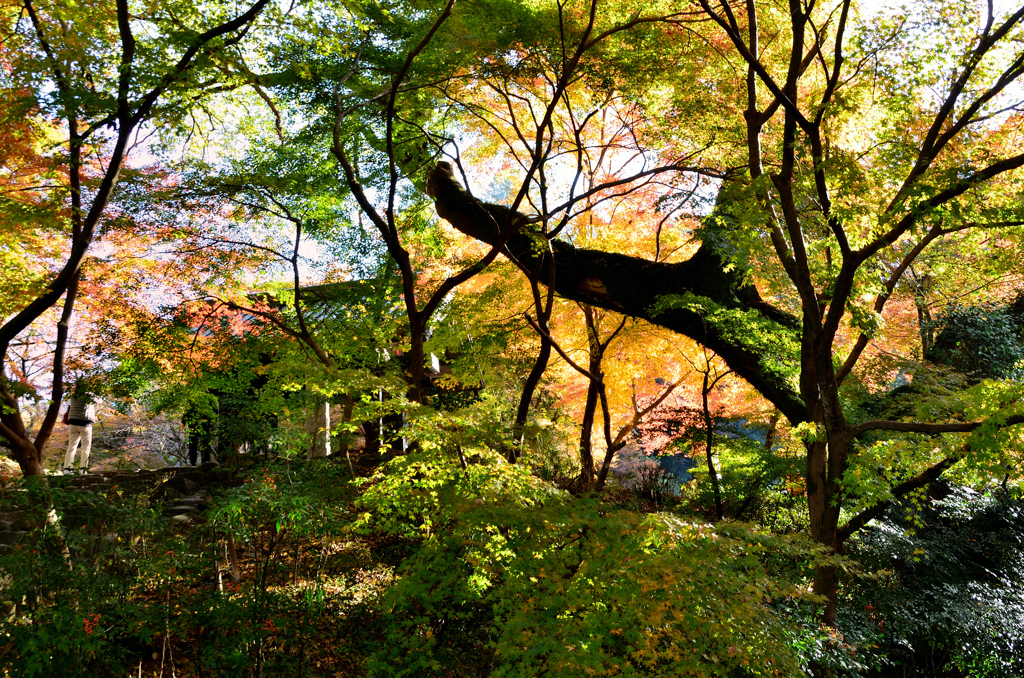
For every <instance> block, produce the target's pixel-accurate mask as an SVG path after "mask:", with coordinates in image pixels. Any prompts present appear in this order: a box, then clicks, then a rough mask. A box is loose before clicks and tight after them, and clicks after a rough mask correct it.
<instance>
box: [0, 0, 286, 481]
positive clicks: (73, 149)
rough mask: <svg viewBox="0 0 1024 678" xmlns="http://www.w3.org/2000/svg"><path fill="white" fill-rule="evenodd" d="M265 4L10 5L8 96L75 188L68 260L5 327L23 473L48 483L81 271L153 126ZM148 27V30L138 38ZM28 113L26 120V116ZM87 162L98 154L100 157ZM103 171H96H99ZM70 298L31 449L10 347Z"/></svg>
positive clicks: (194, 88) (1, 420) (4, 384)
mask: <svg viewBox="0 0 1024 678" xmlns="http://www.w3.org/2000/svg"><path fill="white" fill-rule="evenodd" d="M266 5H267V2H266V0H257V1H256V2H255V3H254V4H252V5H251V6H249V7H248V8H247V9H245V11H243V12H241V13H237V14H236V11H235V9H234V7H233V6H230V5H220V4H219V3H211V4H208V5H203V6H201V7H198V6H195V5H192V4H185V5H181V6H172V5H166V4H165V5H163V6H159V7H157V6H146V7H142V6H139V7H134V6H132V5H131V4H130V3H129V2H128V1H127V0H119V1H118V2H117V3H116V11H115V12H113V13H110V12H107V11H106V9H105V8H102V7H99V6H96V5H90V4H86V5H76V4H75V3H70V2H69V3H64V2H58V3H55V4H52V5H39V4H37V3H36V2H34V1H33V0H23V1H22V2H7V3H5V4H4V15H5V17H6V25H7V27H6V28H5V33H8V34H10V38H9V39H8V40H9V41H10V45H11V49H12V50H13V51H12V55H17V56H14V57H12V59H11V67H10V70H9V71H5V72H4V73H3V77H4V79H5V80H6V81H7V82H6V83H5V85H6V88H7V89H14V90H15V91H17V92H19V93H21V94H22V95H23V96H22V101H23V102H24V103H23V104H22V106H20V107H18V108H15V109H12V110H10V111H9V114H10V115H13V116H17V115H24V114H25V113H26V112H30V111H32V110H33V109H35V110H37V113H36V114H35V117H37V118H38V119H40V120H41V121H43V123H45V124H50V125H59V126H60V128H61V136H62V143H61V145H62V146H63V152H62V153H61V154H60V156H61V158H62V166H61V167H60V168H59V170H58V172H57V173H58V175H63V176H64V177H65V178H66V183H65V182H61V183H60V186H59V189H57V188H54V189H53V192H54V193H55V194H59V195H60V199H59V201H57V204H58V205H59V206H60V207H59V211H60V216H59V217H56V218H55V220H59V221H60V222H62V223H63V230H64V237H65V238H66V239H67V240H66V242H69V243H70V249H69V250H68V251H67V253H66V254H64V255H62V256H61V258H60V259H59V260H58V261H56V262H55V263H54V267H53V269H52V270H50V271H48V272H47V274H46V276H45V277H46V278H47V282H46V284H45V286H44V287H41V288H40V289H39V290H38V291H37V292H36V293H35V294H32V295H30V296H29V297H28V298H26V299H25V301H24V303H23V304H21V305H20V306H19V307H18V308H17V309H16V310H13V311H12V313H11V315H9V316H8V317H6V318H5V320H4V323H3V325H2V326H0V356H3V362H4V369H5V373H4V375H2V376H0V398H2V400H3V402H2V408H3V409H2V412H0V435H2V436H3V437H4V439H5V440H6V441H7V443H8V444H9V445H10V447H11V449H12V451H13V453H14V456H15V458H16V459H17V461H18V463H19V464H20V466H21V468H22V471H23V472H24V473H25V475H39V474H42V472H43V468H42V465H41V461H42V458H41V453H42V449H43V445H44V444H45V443H46V441H47V439H48V438H49V436H50V434H51V433H52V431H53V426H54V424H55V423H56V421H57V416H58V414H59V411H60V403H61V398H62V396H63V393H64V383H63V380H64V365H65V360H66V350H67V342H68V333H69V327H70V323H71V320H72V314H73V311H74V304H75V299H76V296H77V294H78V286H79V281H80V275H81V274H80V272H81V268H82V264H83V261H84V259H85V257H86V254H87V253H88V251H89V249H90V246H91V245H92V244H93V242H94V240H95V238H96V237H97V233H98V229H99V228H100V227H101V225H102V223H103V218H104V214H105V211H106V209H107V206H108V204H109V202H110V200H111V197H112V195H113V193H114V188H115V186H116V185H117V183H118V179H119V177H120V174H121V171H122V168H123V167H124V164H125V161H126V158H127V156H128V153H129V151H130V150H131V149H132V148H133V147H134V146H135V145H137V144H138V143H139V142H140V141H141V139H140V137H139V136H138V134H139V131H140V129H141V128H142V126H143V125H144V124H145V123H147V122H154V123H166V122H170V121H173V120H174V119H175V117H176V116H178V115H180V113H181V112H182V110H183V109H187V108H188V107H189V105H190V103H191V102H193V101H194V100H195V99H197V98H200V97H202V96H203V94H204V93H205V91H207V90H209V89H211V88H216V87H219V86H220V85H219V84H218V83H216V82H214V83H212V84H211V83H210V82H206V81H204V80H203V79H202V78H200V77H199V73H202V72H204V71H208V70H209V67H210V64H211V61H215V60H216V59H217V58H218V57H219V56H221V55H223V54H224V53H225V52H226V51H229V50H231V49H232V48H233V47H235V46H236V45H237V44H238V43H239V42H240V41H241V40H242V39H243V38H244V37H245V36H246V34H247V33H249V31H250V29H251V28H252V26H253V24H254V22H255V20H256V18H257V17H258V16H259V15H260V14H261V12H263V10H264V7H265V6H266ZM143 27H145V29H144V30H140V29H141V28H143ZM19 109H20V110H19ZM90 152H93V153H100V154H101V155H100V156H99V157H95V156H90ZM92 163H95V165H93V167H94V173H91V172H90V171H89V169H90V165H91V164H92ZM62 298H63V299H64V302H63V306H62V312H61V315H60V318H59V320H58V321H57V330H56V337H55V343H54V349H53V369H52V379H51V386H50V405H49V407H48V409H47V412H46V416H45V417H44V418H43V420H42V422H41V424H40V428H39V430H38V432H37V433H36V435H35V438H34V439H32V437H31V432H30V431H29V430H28V429H27V428H26V426H25V423H24V421H23V419H22V416H21V409H20V405H19V398H18V391H17V389H15V388H14V387H13V385H14V381H13V380H12V379H11V378H9V377H8V376H7V373H6V367H7V356H8V352H9V351H10V349H11V346H12V344H13V343H14V342H15V341H16V339H17V338H18V337H19V336H20V335H22V333H23V332H25V331H26V330H27V329H28V328H29V327H30V326H31V325H32V324H33V323H34V322H36V321H37V320H39V319H40V318H41V317H42V316H43V314H45V313H46V312H47V311H48V310H49V309H51V308H53V307H55V306H56V305H57V304H58V303H60V300H61V299H62Z"/></svg>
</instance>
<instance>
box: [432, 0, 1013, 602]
mask: <svg viewBox="0 0 1024 678" xmlns="http://www.w3.org/2000/svg"><path fill="white" fill-rule="evenodd" d="M701 8H702V10H703V13H704V17H705V18H706V19H708V20H710V22H712V25H713V26H715V29H714V30H713V31H709V32H708V33H707V35H708V39H709V40H712V39H724V43H725V45H728V46H729V48H730V49H731V50H732V51H733V53H734V55H735V57H736V58H737V59H740V60H741V61H742V62H743V63H744V64H745V67H744V68H745V71H746V72H745V74H744V76H743V77H742V78H737V77H736V76H735V75H733V74H731V73H730V74H728V76H727V77H728V80H725V81H722V80H716V81H715V82H716V83H717V84H720V85H721V86H720V87H718V89H717V92H716V95H717V96H718V97H719V100H720V101H721V102H722V106H723V110H726V111H728V112H730V114H731V119H730V117H729V116H725V117H724V118H723V121H722V122H723V124H725V125H726V128H727V129H729V130H730V133H731V134H733V135H734V136H733V137H732V138H734V139H735V140H736V144H735V146H733V147H731V148H727V149H725V148H723V149H721V150H723V151H727V152H723V153H722V155H721V157H720V159H719V160H718V162H719V163H720V165H719V167H720V170H719V171H720V172H721V173H722V174H723V175H726V176H727V178H726V180H725V181H723V182H722V184H721V187H720V189H719V191H718V201H717V205H716V207H715V210H714V211H713V212H712V215H711V216H710V217H709V218H707V219H705V221H704V225H703V228H702V229H701V231H700V233H699V237H700V240H701V245H700V248H699V249H698V250H697V252H696V253H694V254H693V255H692V256H691V257H689V258H688V259H685V260H683V261H679V262H678V263H663V262H658V261H651V260H649V259H644V258H641V257H637V256H630V255H626V254H621V253H619V252H615V251H609V252H603V251H597V250H593V249H585V248H583V247H578V246H576V245H574V244H573V243H570V242H567V241H565V240H562V239H554V238H549V237H547V234H546V233H544V232H542V231H540V229H531V228H524V229H521V230H520V231H518V232H517V233H515V234H513V235H512V236H511V237H509V238H508V240H507V243H506V244H505V247H506V250H507V252H508V253H509V256H511V257H513V258H515V259H516V260H517V261H518V262H519V263H520V264H521V265H522V266H524V267H525V268H527V269H534V268H536V269H537V270H538V271H539V274H538V275H537V279H538V280H540V281H541V282H543V281H545V280H550V281H551V287H552V288H554V290H555V291H556V293H558V294H559V295H561V296H563V297H566V298H569V299H573V300H576V301H579V302H581V303H585V304H590V305H593V306H599V307H604V308H609V309H612V310H615V311H617V312H619V313H623V314H626V315H631V316H634V317H638V318H644V319H647V320H649V321H650V322H653V323H656V324H659V325H661V326H663V327H667V328H669V329H673V330H675V331H677V332H680V333H682V334H684V335H686V336H689V337H691V338H693V339H694V340H695V341H697V342H699V343H701V344H703V345H705V346H708V347H709V348H711V349H713V350H714V351H715V352H716V353H717V354H718V355H719V356H720V357H721V358H722V359H723V360H724V361H725V362H726V364H727V365H728V366H729V368H730V369H732V370H733V372H734V373H736V374H737V375H739V376H740V377H742V378H744V379H745V380H746V381H748V382H749V383H750V384H751V385H752V386H753V387H754V388H755V389H757V390H758V391H759V392H760V393H761V394H762V395H763V396H764V397H765V398H767V399H768V400H769V401H771V402H772V403H773V404H774V405H775V406H776V407H777V408H778V409H779V410H780V411H781V412H782V413H783V414H784V415H785V416H786V417H787V418H788V419H789V421H790V423H791V424H792V425H793V426H795V427H797V430H798V432H802V434H803V435H804V440H805V447H806V453H807V470H806V475H805V480H806V492H807V500H808V508H809V512H810V531H811V534H812V536H813V537H814V538H815V539H816V540H817V541H818V542H819V543H822V544H825V545H827V546H830V547H832V548H835V549H837V550H841V549H842V547H843V544H844V542H845V541H846V540H847V539H849V537H850V536H851V535H852V534H854V533H855V532H856V531H857V530H859V529H860V528H861V527H863V526H864V525H865V524H866V523H867V522H868V521H869V520H870V519H871V518H873V517H875V516H877V515H880V513H881V512H882V511H883V510H884V509H885V507H886V506H888V505H889V504H890V503H891V501H892V500H893V499H895V498H899V497H901V496H904V495H906V494H907V493H909V492H912V491H914V490H916V489H918V488H921V487H924V486H926V485H928V484H929V483H930V482H931V481H933V480H934V479H935V478H937V477H938V476H939V475H941V474H942V473H943V472H944V471H946V470H947V469H948V468H950V467H951V466H953V465H955V464H957V463H958V462H960V461H962V460H963V459H965V458H972V457H975V458H979V457H984V456H985V453H984V452H983V450H984V449H991V447H992V446H997V445H1011V446H1012V445H1013V444H1014V443H1013V440H1014V438H1013V434H1012V433H1011V434H1010V437H1009V438H1007V437H1005V436H1003V437H1001V438H999V440H998V442H997V441H996V439H995V438H993V436H994V435H995V433H994V431H995V430H997V429H1000V428H1003V427H1008V426H1013V425H1015V424H1018V423H1021V421H1024V415H1022V414H1021V413H1020V412H1018V409H1019V408H1018V407H1017V406H1016V405H1014V398H1015V396H1013V395H1011V394H1013V393H1016V391H1015V390H1014V388H1012V387H1010V388H1008V389H1004V390H1002V391H991V390H989V391H988V392H987V393H985V394H984V396H982V400H981V403H983V405H982V407H981V408H980V409H979V408H978V406H977V405H971V404H970V399H969V398H968V399H967V400H960V401H959V402H960V409H959V410H958V409H957V408H955V407H954V408H951V410H950V409H947V411H946V412H942V413H938V412H936V413H933V416H934V417H935V419H938V421H936V420H935V419H933V420H932V421H926V420H913V421H892V420H863V421H855V420H852V419H850V418H849V417H848V415H847V414H846V412H847V411H848V410H850V407H849V405H848V403H847V402H845V399H844V396H843V392H842V386H843V384H844V382H846V381H847V379H848V378H849V376H850V375H851V374H853V373H854V368H855V367H856V366H857V365H858V363H859V361H860V360H861V357H862V356H863V355H864V354H865V350H866V349H867V348H868V347H869V345H871V343H872V339H873V338H874V337H875V336H876V334H878V332H879V325H878V318H879V314H881V313H882V312H883V311H885V309H886V305H887V302H888V301H889V300H890V298H892V297H893V296H894V295H898V294H899V293H900V292H901V291H902V290H901V288H900V283H901V282H902V281H903V280H904V276H905V274H906V273H907V271H908V270H909V268H910V267H911V265H913V264H914V262H915V261H916V260H917V258H918V256H919V255H920V254H921V253H922V252H923V251H926V250H927V249H928V247H929V246H930V245H932V244H933V243H935V242H936V241H941V240H942V239H943V238H945V237H946V236H949V235H951V234H954V233H960V232H970V231H972V230H981V229H987V230H991V229H999V228H1004V229H1007V230H1005V231H1004V232H1005V233H1006V237H1012V235H1013V233H1014V232H1013V231H1012V230H1010V229H1012V228H1013V227H1015V226H1018V225H1019V224H1020V223H1021V215H1020V204H1021V203H1020V201H1019V197H1018V196H1019V187H1020V176H1021V175H1020V172H1019V169H1020V167H1021V166H1022V165H1024V154H1021V153H1020V152H1019V149H1020V148H1021V147H1022V146H1021V141H1022V139H1021V127H1020V113H1019V112H1018V110H1017V103H1016V101H1015V99H1014V98H1013V97H1014V94H1013V92H1014V90H1013V89H1012V86H1011V85H1012V84H1013V83H1014V82H1017V81H1018V80H1019V78H1020V76H1021V75H1022V74H1024V70H1022V69H1024V54H1022V53H1020V52H1019V45H1018V43H1017V42H1014V41H1015V40H1017V39H1018V38H1019V36H1020V33H1021V30H1022V21H1024V10H1018V11H1015V12H1011V13H1008V14H1005V15H998V14H997V13H996V11H995V10H994V9H991V8H989V9H981V10H978V11H980V12H981V14H980V15H979V14H978V13H977V12H976V11H975V10H973V9H968V8H965V7H960V6H958V5H941V4H937V5H935V6H929V7H922V8H921V12H920V14H919V15H918V16H917V17H915V18H914V19H913V20H910V18H908V17H907V16H906V15H896V16H894V17H893V19H892V20H891V21H880V22H879V23H878V24H877V27H876V28H875V29H870V28H860V29H855V28H854V26H853V20H854V16H853V14H852V12H853V11H854V10H853V6H852V3H850V2H841V3H838V4H836V5H835V6H830V7H823V6H818V5H817V4H816V3H810V4H804V3H799V2H792V3H790V5H789V7H788V9H787V10H782V9H781V8H768V7H761V6H758V5H757V4H756V3H752V2H751V3H747V4H745V5H742V6H739V7H738V8H737V7H734V6H733V5H732V4H731V3H728V2H718V3H712V2H702V3H701ZM954 8H955V9H954ZM590 9H591V16H592V17H593V16H596V15H598V14H599V5H598V4H597V3H592V4H591V5H590ZM644 16H645V15H644V14H643V13H641V14H640V15H638V17H644ZM650 20H651V21H652V23H653V22H656V21H657V17H655V16H652V17H651V18H650ZM947 23H951V25H952V26H953V28H951V29H949V30H946V29H942V30H939V29H938V27H939V26H945V25H946V24H947ZM977 26H980V27H981V28H980V29H978V28H976V27H977ZM574 28H576V27H574ZM702 28H703V29H707V27H706V25H705V26H703V27H702ZM577 30H580V33H579V34H582V35H587V33H586V29H585V28H584V29H577ZM762 30H767V31H771V32H772V34H773V36H775V37H774V38H773V39H772V40H771V41H770V42H762V35H761V32H762ZM778 34H783V35H786V36H787V38H786V40H781V39H779V38H778V37H777V36H778ZM929 41H941V42H942V43H943V46H944V51H945V53H951V54H957V55H959V56H957V57H955V59H953V61H954V62H955V63H956V64H957V66H956V70H955V75H954V77H953V78H952V79H951V80H950V79H948V78H947V77H946V75H945V73H944V72H940V71H939V70H938V69H936V68H933V67H930V62H929V58H930V54H931V52H928V51H927V50H926V49H925V48H922V47H915V44H919V43H928V42H929ZM567 42H570V44H571V41H567ZM716 44H719V45H720V46H721V43H716ZM904 52H906V53H911V54H913V55H914V57H913V58H912V59H905V58H904V56H903V53H904ZM896 54H900V56H898V57H897V56H895V55H896ZM926 66H928V67H926ZM708 77H709V78H710V77H711V76H710V75H709V76H708ZM908 91H909V92H910V93H911V94H910V95H908ZM924 92H931V93H934V92H942V95H941V96H939V95H935V94H927V95H926V94H924ZM705 95H706V93H705ZM668 105H669V106H671V105H672V104H668ZM676 105H677V106H682V105H683V101H679V102H678V103H677V104H676ZM868 136H870V137H872V138H875V139H878V141H877V142H875V143H872V144H870V145H864V143H863V142H862V141H860V140H861V139H864V138H865V137H868ZM708 160H710V158H708ZM432 177H433V179H434V186H435V189H434V192H433V196H434V198H435V204H436V205H437V209H438V213H439V214H440V215H441V216H442V217H443V218H445V219H447V220H448V221H449V222H450V223H452V224H453V225H454V226H455V227H456V228H458V229H459V230H460V231H462V232H464V233H466V234H467V235H470V236H472V237H474V238H478V239H481V240H484V241H485V242H490V243H495V242H497V240H496V238H495V237H494V236H495V234H494V231H493V229H492V228H490V227H489V226H488V224H487V223H486V222H485V221H482V220H481V219H480V218H479V216H477V213H475V212H473V211H472V210H471V209H468V208H467V206H466V197H465V192H464V191H463V189H462V188H461V187H460V186H459V185H458V184H457V183H456V182H455V181H454V180H453V179H452V178H451V175H450V173H449V172H448V171H447V169H446V168H441V169H438V170H435V172H434V173H433V175H432ZM539 211H540V214H538V215H537V216H532V215H529V214H524V217H523V220H524V221H525V222H527V223H529V222H533V221H538V220H543V219H545V218H550V216H549V215H550V214H551V212H552V210H551V209H550V208H549V209H544V208H543V206H542V208H541V210H539ZM539 237H541V238H544V240H545V241H546V242H547V245H546V246H544V247H542V248H538V247H537V245H536V241H537V239H538V238H539ZM545 250H547V251H549V252H550V253H551V256H550V257H549V258H546V257H545V256H542V255H541V254H540V253H541V252H543V251H545ZM755 279H757V280H758V285H760V286H761V287H762V288H763V289H767V290H770V291H771V292H772V293H773V295H776V301H775V302H774V303H767V302H766V301H764V300H763V297H762V295H761V293H760V291H759V289H758V287H757V286H755V283H754V280H755ZM833 356H835V357H836V358H835V360H834V357H833ZM836 360H838V361H839V362H836ZM997 393H998V395H996V394H997ZM978 395H981V394H980V393H979V394H978ZM944 417H950V418H951V419H952V420H950V419H946V420H945V421H943V420H942V419H943V418H944ZM897 434H907V435H906V439H907V440H909V441H913V440H917V441H919V442H921V443H923V445H928V444H929V443H926V442H923V441H924V440H928V438H929V437H932V436H945V437H944V438H942V443H941V445H938V446H935V445H932V447H931V448H929V449H931V450H933V451H932V452H931V453H930V454H922V452H923V451H924V450H923V449H920V450H919V451H918V452H917V453H916V455H915V459H916V462H915V463H914V464H906V463H905V462H903V463H901V465H900V466H901V468H902V471H901V472H899V473H897V474H895V475H894V476H893V477H892V480H891V481H890V483H891V484H889V486H888V487H882V488H878V487H875V488H872V489H871V490H870V491H869V490H868V488H866V487H865V486H863V485H857V484H856V483H854V482H852V481H851V477H852V476H851V474H852V473H855V469H856V468H857V461H858V458H859V456H861V455H863V456H864V457H873V456H874V455H873V453H871V452H870V451H868V450H870V449H871V448H872V445H873V444H874V443H873V441H875V440H879V439H881V438H886V437H891V436H894V435H897ZM955 434H974V435H967V436H963V435H961V436H959V437H958V436H957V435H955ZM915 436H916V437H915ZM921 436H924V439H923V440H922V438H921ZM906 444H909V445H911V447H912V446H913V445H914V444H916V443H906ZM851 511H852V512H851ZM837 577H838V572H837V570H836V569H835V568H830V567H829V568H822V569H821V570H820V571H819V573H818V579H817V581H816V590H817V591H819V592H820V593H821V594H823V595H825V596H826V597H827V599H828V600H829V601H830V602H829V604H828V605H827V606H826V610H825V619H826V620H827V621H830V622H831V621H834V619H835V595H836V586H837Z"/></svg>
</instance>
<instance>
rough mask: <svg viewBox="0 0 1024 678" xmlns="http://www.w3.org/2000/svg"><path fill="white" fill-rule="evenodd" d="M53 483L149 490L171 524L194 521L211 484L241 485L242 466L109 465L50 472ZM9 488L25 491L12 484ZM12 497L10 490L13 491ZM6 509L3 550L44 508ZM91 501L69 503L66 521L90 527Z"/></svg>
mask: <svg viewBox="0 0 1024 678" xmlns="http://www.w3.org/2000/svg"><path fill="white" fill-rule="evenodd" d="M48 480H49V483H50V486H51V487H54V488H63V489H67V490H80V491H83V492H94V493H100V494H107V493H109V492H120V493H122V494H126V495H129V496H132V495H141V494H145V495H148V496H149V500H150V505H151V506H162V509H161V512H162V514H163V517H164V519H165V520H166V521H167V522H168V524H172V525H183V524H188V523H190V522H192V520H193V519H194V518H195V517H196V515H197V514H198V512H200V511H202V510H203V509H204V508H205V507H206V506H207V504H209V502H210V501H211V499H212V498H213V497H212V495H211V494H210V490H212V489H214V488H216V487H223V486H230V485H236V484H238V483H240V482H241V480H242V476H241V474H239V473H238V472H237V470H236V469H233V468H227V467H222V466H220V465H218V464H216V463H208V464H203V465H201V466H183V467H182V466H175V467H168V468H162V469H155V470H148V469H140V470H138V471H103V472H98V473H89V474H85V475H78V476H50V477H49V479H48ZM8 492H24V490H9V491H8ZM8 496H9V497H10V495H8ZM14 499H15V501H14V502H13V503H14V504H15V507H14V508H7V509H6V510H2V511H0V552H2V551H4V550H6V549H9V548H10V547H11V546H12V545H13V544H15V543H16V542H17V541H19V540H20V539H21V538H22V537H23V536H24V535H26V534H27V533H28V532H29V531H30V530H31V529H32V528H33V527H35V525H34V524H33V523H34V521H37V520H38V517H37V516H38V515H39V514H38V512H34V511H29V509H28V508H27V507H18V506H17V504H18V503H19V502H18V501H17V498H16V496H15V497H14ZM89 512H90V507H89V506H88V504H84V505H82V506H81V507H80V508H79V507H74V506H72V507H67V508H66V509H65V511H64V515H63V516H62V524H64V526H65V527H69V528H70V527H84V526H85V525H87V524H88V523H89Z"/></svg>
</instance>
